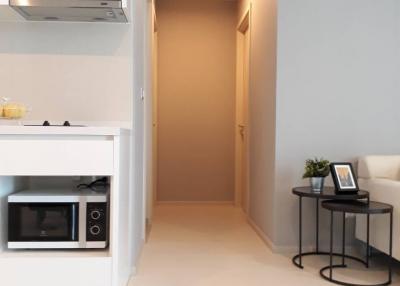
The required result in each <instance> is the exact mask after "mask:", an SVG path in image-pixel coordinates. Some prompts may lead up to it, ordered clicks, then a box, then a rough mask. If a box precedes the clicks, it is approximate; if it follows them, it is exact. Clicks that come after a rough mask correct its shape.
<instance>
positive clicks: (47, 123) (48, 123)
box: [24, 120, 85, 127]
mask: <svg viewBox="0 0 400 286" xmlns="http://www.w3.org/2000/svg"><path fill="white" fill-rule="evenodd" d="M24 126H49V127H84V126H85V125H74V124H71V123H70V122H69V121H68V120H67V121H64V123H63V124H61V125H60V124H51V123H50V122H49V121H48V120H45V121H44V122H43V123H42V124H25V125H24Z"/></svg>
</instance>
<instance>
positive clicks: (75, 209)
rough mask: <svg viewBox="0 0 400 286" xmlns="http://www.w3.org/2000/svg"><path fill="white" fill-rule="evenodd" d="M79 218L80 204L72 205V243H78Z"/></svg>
mask: <svg viewBox="0 0 400 286" xmlns="http://www.w3.org/2000/svg"><path fill="white" fill-rule="evenodd" d="M78 216H79V207H78V204H72V225H71V227H72V229H71V230H72V241H78V240H79V238H78V225H79V222H78Z"/></svg>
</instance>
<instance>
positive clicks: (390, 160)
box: [358, 155, 400, 180]
mask: <svg viewBox="0 0 400 286" xmlns="http://www.w3.org/2000/svg"><path fill="white" fill-rule="evenodd" d="M399 168H400V156H398V155H395V156H365V157H361V158H360V159H359V160H358V178H363V179H374V178H381V179H391V180H398V179H399Z"/></svg>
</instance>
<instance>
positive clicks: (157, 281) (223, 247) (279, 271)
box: [129, 204, 331, 286]
mask: <svg viewBox="0 0 400 286" xmlns="http://www.w3.org/2000/svg"><path fill="white" fill-rule="evenodd" d="M225 285H229V286H244V285H247V286H266V285H307V286H310V285H311V286H312V285H331V284H329V283H325V282H324V281H323V280H321V278H320V277H319V276H318V270H317V268H314V267H312V266H308V269H307V271H300V270H298V269H297V268H295V267H293V265H292V263H291V260H290V259H289V258H288V257H286V256H283V255H278V254H273V253H272V252H271V250H270V249H269V248H267V247H266V246H265V244H264V243H263V242H262V241H261V240H260V238H259V237H258V236H257V234H256V233H255V232H254V231H253V229H252V228H251V227H250V226H249V225H248V223H247V222H246V219H245V216H244V214H243V213H242V211H241V210H240V209H239V208H234V207H233V206H231V205H201V204H193V205H191V204H186V205H171V204H164V205H158V206H157V207H156V208H155V216H154V222H153V229H152V231H151V235H150V239H149V241H148V242H147V243H146V245H145V247H144V251H143V253H142V257H141V261H140V264H139V269H138V273H137V276H136V277H134V278H133V279H132V281H131V283H130V284H129V286H225Z"/></svg>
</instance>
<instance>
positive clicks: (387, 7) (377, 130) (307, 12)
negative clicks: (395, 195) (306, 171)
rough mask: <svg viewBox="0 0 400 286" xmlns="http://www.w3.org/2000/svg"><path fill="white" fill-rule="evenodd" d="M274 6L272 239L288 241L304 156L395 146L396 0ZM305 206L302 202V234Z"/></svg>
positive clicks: (398, 100) (399, 47)
mask: <svg viewBox="0 0 400 286" xmlns="http://www.w3.org/2000/svg"><path fill="white" fill-rule="evenodd" d="M278 8H279V9H278V11H279V12H278V69H277V72H278V80H277V84H278V86H277V102H276V121H277V122H276V198H275V199H276V201H275V205H274V210H275V211H274V213H275V231H274V233H275V236H274V242H275V244H276V245H277V246H279V247H293V246H294V245H295V244H296V243H297V218H298V216H297V214H298V213H297V200H296V198H295V196H293V195H292V194H291V188H292V186H295V185H301V184H307V182H306V181H302V180H301V175H302V171H303V165H304V161H305V159H307V158H309V157H313V156H324V157H325V158H327V159H330V160H332V161H340V160H356V158H357V157H358V156H360V155H364V154H392V153H396V154H399V153H400V133H399V132H398V130H399V122H400V112H399V106H400V94H399V92H400V80H399V75H400V70H399V69H400V34H399V32H400V17H399V15H400V2H399V1H397V0H380V1H375V0H330V1H328V0H324V1H321V0H280V1H279V7H278ZM313 207H314V203H307V204H305V209H306V210H308V214H307V215H306V217H305V218H304V220H305V221H306V225H307V226H308V227H309V229H305V231H304V233H305V234H306V235H307V233H309V234H310V235H311V234H313V232H311V229H310V228H313V227H314V221H313V220H312V222H310V223H307V221H310V220H311V219H312V218H313V213H310V212H311V211H312V210H313ZM325 223H326V221H325ZM322 224H324V221H323V222H322ZM311 239H313V236H312V237H308V239H307V240H308V241H309V242H311Z"/></svg>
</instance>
